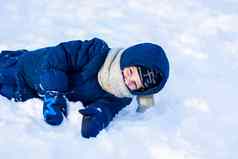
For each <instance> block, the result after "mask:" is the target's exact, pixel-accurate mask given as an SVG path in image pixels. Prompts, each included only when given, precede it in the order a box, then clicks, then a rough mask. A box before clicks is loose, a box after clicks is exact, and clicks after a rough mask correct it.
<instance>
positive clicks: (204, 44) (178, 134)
mask: <svg viewBox="0 0 238 159" xmlns="http://www.w3.org/2000/svg"><path fill="white" fill-rule="evenodd" d="M237 11H238V2H237V1H235V0H222V1H215V0H210V1H205V0H199V1H197V0H190V1H186V0H180V1H177V0H170V1H168V0H159V1H157V0H127V1H123V0H113V1H106V0H94V1H93V0H87V1H83V0H81V1H80V0H21V1H19V0H8V1H6V0H1V6H0V50H3V49H9V50H16V49H29V50H33V49H37V48H40V47H45V46H52V45H56V44H58V43H60V42H62V41H68V40H76V39H81V40H86V39H91V38H93V37H99V38H102V39H104V40H105V41H106V42H107V43H108V44H109V46H110V47H126V46H130V45H133V44H136V43H140V42H154V43H157V44H159V45H161V46H162V47H163V48H164V49H165V51H166V53H167V56H168V58H169V60H170V68H171V71H170V78H169V81H168V83H167V85H166V87H165V88H164V89H163V90H162V91H161V92H160V93H158V94H156V107H154V108H152V109H150V110H148V111H147V112H146V113H144V114H138V113H136V112H135V109H136V102H135V100H134V101H133V103H132V104H131V105H130V106H128V107H127V108H125V109H123V110H122V111H121V112H120V113H119V114H118V115H117V116H116V118H115V119H114V120H113V122H112V123H111V124H110V125H109V127H108V128H107V129H106V130H104V131H102V132H101V133H100V135H99V136H98V137H97V138H95V139H90V140H87V139H84V138H82V137H81V136H80V129H81V120H82V117H81V115H79V114H78V113H77V110H78V109H79V108H82V105H81V103H80V102H77V103H70V104H69V105H70V114H69V119H68V120H65V121H64V123H63V124H62V125H61V126H59V127H51V126H49V125H47V124H46V123H45V122H44V121H43V117H42V101H40V100H38V99H31V100H28V101H27V102H24V103H15V102H13V101H8V100H7V99H6V98H4V97H2V96H0V158H8V159H15V158H17V159H23V158H24V159H32V158H34V159H53V158H57V159H66V158H72V159H76V158H80V159H92V158H97V159H131V158H136V159H237V157H238V154H237V147H238V118H237V113H238V104H237V97H238V95H237V93H238V84H237V81H238V29H237V28H238V21H237V20H238V13H237ZM89 91H91V90H89Z"/></svg>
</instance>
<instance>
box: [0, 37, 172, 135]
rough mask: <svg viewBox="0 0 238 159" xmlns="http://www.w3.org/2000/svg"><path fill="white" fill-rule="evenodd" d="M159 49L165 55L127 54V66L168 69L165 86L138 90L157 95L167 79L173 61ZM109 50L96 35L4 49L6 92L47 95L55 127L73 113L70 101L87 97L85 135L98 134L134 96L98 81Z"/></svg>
mask: <svg viewBox="0 0 238 159" xmlns="http://www.w3.org/2000/svg"><path fill="white" fill-rule="evenodd" d="M151 47H154V46H151ZM157 49H160V53H159V54H158V53H156V52H153V51H152V52H150V54H148V53H147V54H145V53H144V51H147V52H148V50H143V49H139V50H138V51H137V54H136V57H137V58H134V56H135V54H134V55H133V54H131V53H130V48H129V49H127V50H126V51H127V52H126V51H125V53H124V54H123V56H122V59H121V68H122V69H123V68H124V67H127V66H132V65H135V64H144V65H145V66H147V67H152V68H156V69H157V68H158V69H160V70H161V71H162V72H163V76H164V79H163V82H161V84H160V85H159V86H157V87H155V88H153V89H150V90H147V91H146V92H136V91H135V92H133V94H135V95H146V94H152V93H157V92H158V91H159V90H161V89H162V88H163V86H164V84H165V82H166V81H167V78H168V70H169V66H168V61H167V58H166V56H165V54H164V52H163V50H162V48H160V47H158V48H157ZM109 50H110V48H109V47H108V45H107V44H106V43H105V42H104V41H103V40H101V39H98V38H94V39H91V40H85V41H81V40H75V41H69V42H63V43H60V44H59V45H57V46H53V47H46V48H41V49H38V50H33V51H28V50H17V51H2V53H1V54H0V94H1V95H3V96H5V97H7V98H9V99H11V98H13V99H14V100H15V101H25V100H27V99H30V98H40V99H43V101H44V105H43V115H44V119H45V121H46V122H47V123H48V124H50V125H59V124H60V123H61V122H62V121H63V118H64V116H65V117H67V103H66V99H68V100H69V101H81V102H82V104H83V105H84V106H85V109H83V110H80V113H81V114H83V121H82V129H81V132H82V136H84V137H87V138H88V137H95V136H96V135H97V134H98V133H99V132H100V130H102V129H103V128H105V127H106V126H108V124H109V122H110V121H111V120H112V119H113V117H114V116H115V114H116V113H118V112H119V111H120V110H121V109H122V108H124V107H125V106H127V105H129V104H130V103H131V100H132V99H131V98H127V97H124V98H119V97H116V96H114V95H112V94H110V93H108V92H106V91H105V90H103V89H102V88H101V86H100V85H99V83H98V79H97V73H98V71H99V70H100V68H101V66H102V65H103V63H104V61H105V58H106V57H107V54H108V52H109ZM128 52H129V53H128ZM164 58H165V60H164ZM145 59H147V60H145ZM161 65H163V66H162V67H161Z"/></svg>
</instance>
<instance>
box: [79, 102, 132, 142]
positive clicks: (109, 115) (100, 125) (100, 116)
mask: <svg viewBox="0 0 238 159" xmlns="http://www.w3.org/2000/svg"><path fill="white" fill-rule="evenodd" d="M131 101H132V99H131V98H108V99H100V100H98V101H96V102H94V103H92V104H90V105H88V106H87V107H86V108H85V109H81V110H79V112H80V113H81V114H82V115H83V121H82V129H81V134H82V136H83V137H86V138H89V137H96V136H97V134H98V133H99V132H100V131H101V130H102V129H104V128H106V127H107V126H108V124H109V123H110V121H112V119H113V118H114V116H115V115H116V114H117V113H118V112H119V111H120V110H121V109H122V108H124V107H125V106H127V105H129V104H130V103H131Z"/></svg>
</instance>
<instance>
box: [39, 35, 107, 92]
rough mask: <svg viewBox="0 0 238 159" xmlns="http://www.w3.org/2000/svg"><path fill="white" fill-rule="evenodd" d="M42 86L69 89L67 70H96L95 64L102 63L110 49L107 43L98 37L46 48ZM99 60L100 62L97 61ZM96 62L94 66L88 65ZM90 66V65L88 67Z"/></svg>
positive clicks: (55, 89) (91, 71)
mask: <svg viewBox="0 0 238 159" xmlns="http://www.w3.org/2000/svg"><path fill="white" fill-rule="evenodd" d="M44 51H45V52H46V53H45V56H44V58H43V60H42V61H43V64H42V66H41V67H42V73H41V75H40V83H41V87H42V88H43V89H45V90H54V91H60V92H65V91H67V89H68V78H67V75H66V74H67V72H75V71H81V75H82V77H84V74H87V73H88V72H90V73H91V74H92V73H93V72H95V69H94V68H95V65H101V61H102V60H101V59H102V58H104V57H103V56H102V54H103V55H104V56H106V54H105V53H106V52H108V51H109V48H108V46H107V44H106V43H105V42H104V41H103V40H101V39H98V38H94V39H92V40H85V41H80V40H77V41H69V42H64V43H60V44H59V45H57V46H55V47H48V48H45V50H44ZM97 61H98V63H97ZM90 62H94V63H95V65H94V67H92V68H91V67H90V65H87V64H88V63H90ZM87 66H88V67H87Z"/></svg>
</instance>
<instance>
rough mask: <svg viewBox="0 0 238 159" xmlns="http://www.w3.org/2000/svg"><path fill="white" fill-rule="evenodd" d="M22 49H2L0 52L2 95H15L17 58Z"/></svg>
mask: <svg viewBox="0 0 238 159" xmlns="http://www.w3.org/2000/svg"><path fill="white" fill-rule="evenodd" d="M21 54H22V51H2V52H1V54H0V95H2V96H4V97H7V98H8V99H11V98H14V97H15V92H16V87H17V86H16V72H17V68H16V67H17V66H16V64H17V59H18V57H19V56H20V55H21Z"/></svg>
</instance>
